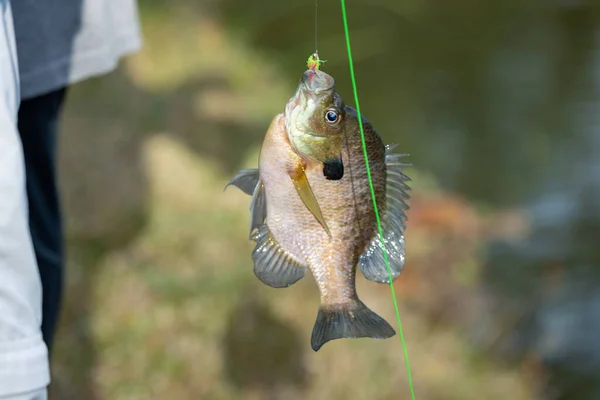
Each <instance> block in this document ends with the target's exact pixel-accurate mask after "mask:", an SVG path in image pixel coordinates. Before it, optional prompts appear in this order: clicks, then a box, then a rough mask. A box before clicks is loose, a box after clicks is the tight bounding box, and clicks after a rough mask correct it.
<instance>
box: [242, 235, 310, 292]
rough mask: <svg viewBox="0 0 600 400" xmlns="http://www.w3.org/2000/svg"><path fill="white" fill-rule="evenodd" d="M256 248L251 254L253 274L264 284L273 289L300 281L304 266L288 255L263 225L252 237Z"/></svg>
mask: <svg viewBox="0 0 600 400" xmlns="http://www.w3.org/2000/svg"><path fill="white" fill-rule="evenodd" d="M252 240H254V241H255V242H256V247H255V248H254V251H253V252H252V260H253V261H254V274H255V275H256V277H257V278H258V279H260V280H261V281H262V282H263V283H264V284H266V285H269V286H271V287H274V288H284V287H288V286H290V285H292V284H294V283H295V282H297V281H298V280H300V279H302V277H303V276H304V274H305V273H306V265H304V264H303V263H302V262H300V261H299V260H297V259H296V258H295V257H293V256H292V255H290V254H288V252H287V251H285V250H284V249H283V248H282V247H281V246H280V245H279V243H277V240H276V239H275V238H274V237H273V234H272V233H271V231H270V230H269V227H268V226H267V225H266V224H265V225H262V226H260V228H259V229H258V231H257V232H255V233H254V234H253V235H252Z"/></svg>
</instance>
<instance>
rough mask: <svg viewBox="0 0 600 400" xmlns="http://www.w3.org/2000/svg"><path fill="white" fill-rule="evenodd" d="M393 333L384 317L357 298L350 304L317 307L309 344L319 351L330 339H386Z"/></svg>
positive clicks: (394, 332)
mask: <svg viewBox="0 0 600 400" xmlns="http://www.w3.org/2000/svg"><path fill="white" fill-rule="evenodd" d="M395 334H396V331H395V330H394V328H392V327H391V325H390V324H389V323H388V322H387V321H386V320H385V319H383V318H381V317H380V316H379V315H377V314H376V313H375V312H373V311H372V310H370V309H369V308H368V307H367V306H365V305H364V304H363V303H362V302H361V301H360V300H358V299H357V300H356V301H355V302H352V303H350V304H343V305H337V306H329V307H327V306H324V305H321V307H319V313H318V314H317V320H316V322H315V326H314V328H313V332H312V337H311V346H312V349H313V350H314V351H319V349H320V348H321V347H322V346H323V345H324V344H325V343H327V342H329V341H330V340H335V339H342V338H365V337H368V338H373V339H387V338H389V337H392V336H394V335H395Z"/></svg>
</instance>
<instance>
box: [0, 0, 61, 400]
mask: <svg viewBox="0 0 600 400" xmlns="http://www.w3.org/2000/svg"><path fill="white" fill-rule="evenodd" d="M18 68H19V67H18V60H17V50H16V43H15V37H14V29H13V18H12V13H11V3H10V0H0V399H2V400H44V399H46V397H47V395H46V387H47V385H48V383H49V382H50V371H49V365H48V351H47V348H46V345H45V344H44V341H43V339H42V334H41V330H40V326H41V320H42V287H41V282H40V277H39V273H38V269H37V264H36V260H35V254H34V250H33V245H32V241H31V236H30V233H29V227H28V215H27V195H26V189H25V163H24V158H23V148H22V143H21V140H20V138H19V132H18V130H17V114H18V108H19V101H20V93H19V72H18Z"/></svg>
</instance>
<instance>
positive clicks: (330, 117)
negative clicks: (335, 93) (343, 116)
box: [325, 109, 340, 125]
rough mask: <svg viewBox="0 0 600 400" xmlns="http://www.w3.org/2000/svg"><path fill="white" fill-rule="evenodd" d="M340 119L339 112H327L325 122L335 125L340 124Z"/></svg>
mask: <svg viewBox="0 0 600 400" xmlns="http://www.w3.org/2000/svg"><path fill="white" fill-rule="evenodd" d="M339 117H340V114H339V113H338V112H337V110H331V109H330V110H327V112H325V120H326V121H327V122H328V123H329V124H332V125H333V124H335V123H336V122H338V120H339Z"/></svg>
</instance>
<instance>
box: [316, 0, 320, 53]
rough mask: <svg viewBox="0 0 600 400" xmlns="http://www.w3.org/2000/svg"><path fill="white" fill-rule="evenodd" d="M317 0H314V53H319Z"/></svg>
mask: <svg viewBox="0 0 600 400" xmlns="http://www.w3.org/2000/svg"><path fill="white" fill-rule="evenodd" d="M318 1H319V0H315V54H319V41H318V38H319V5H318Z"/></svg>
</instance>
